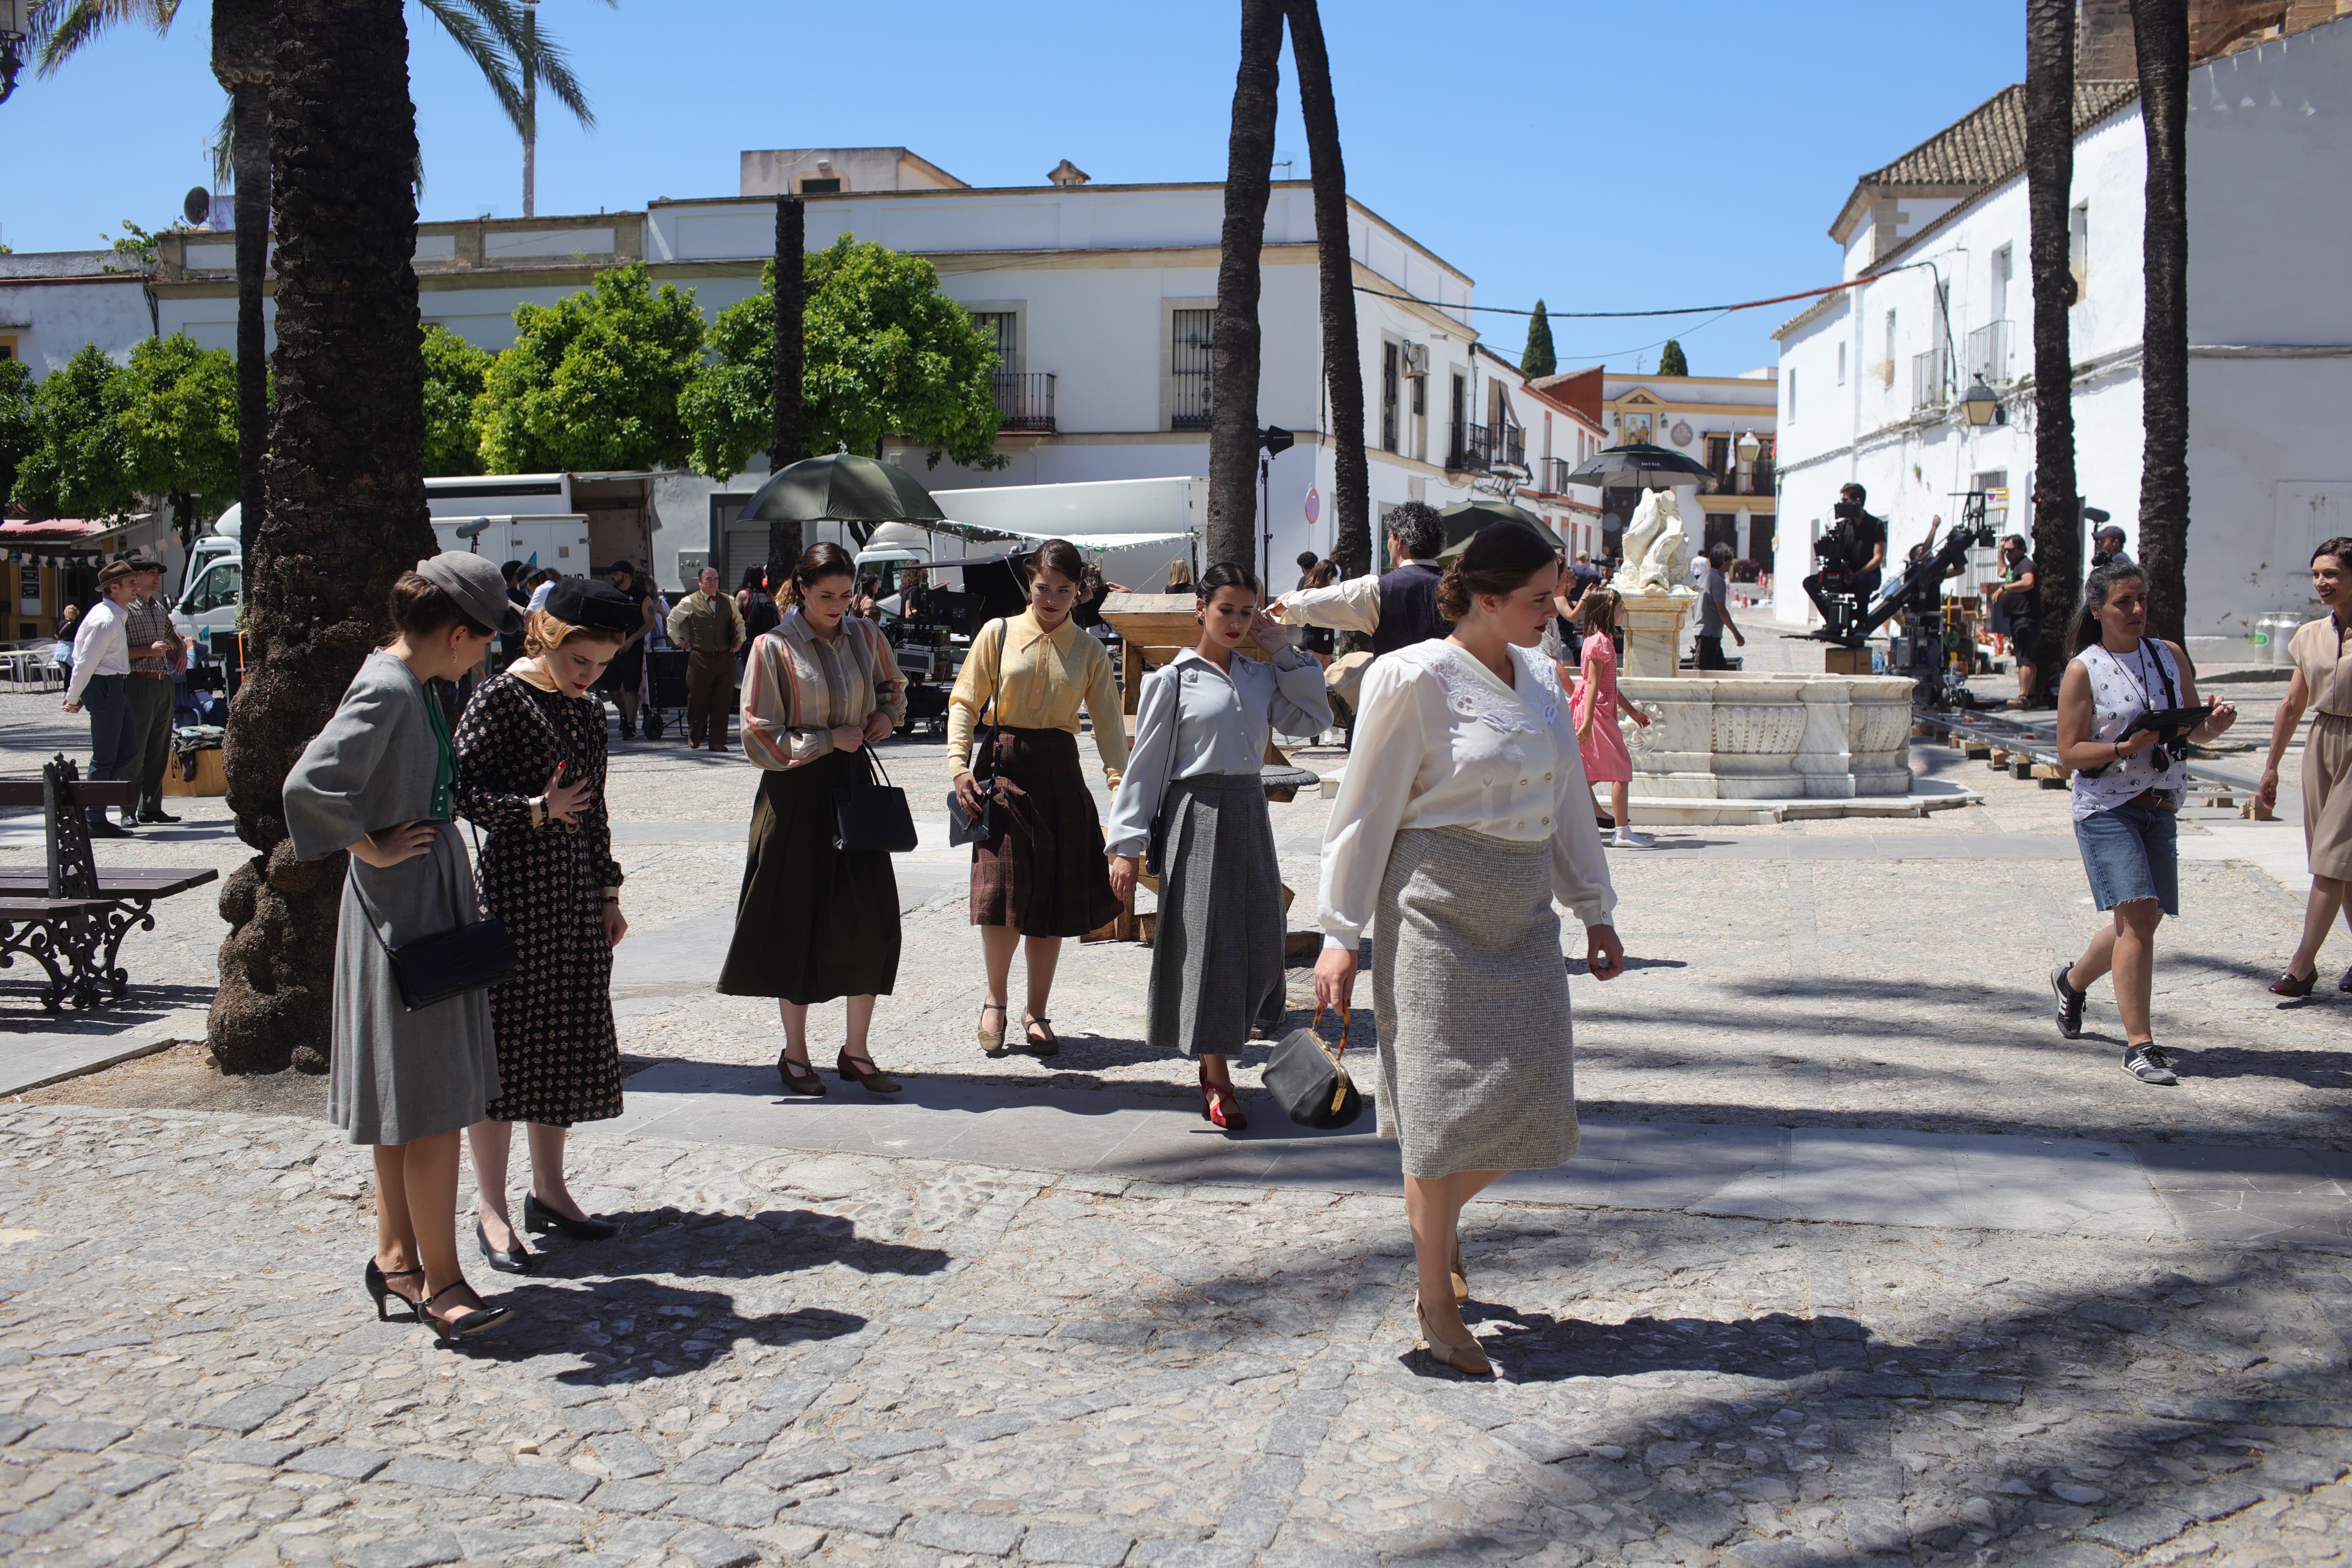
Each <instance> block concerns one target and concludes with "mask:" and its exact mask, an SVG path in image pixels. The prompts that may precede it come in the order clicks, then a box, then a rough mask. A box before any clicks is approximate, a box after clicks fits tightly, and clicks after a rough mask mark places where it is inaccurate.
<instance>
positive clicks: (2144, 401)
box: [2132, 0, 2189, 642]
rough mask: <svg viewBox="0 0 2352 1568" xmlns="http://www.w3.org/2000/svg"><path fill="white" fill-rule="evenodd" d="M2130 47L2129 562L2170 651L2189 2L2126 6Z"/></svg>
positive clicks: (2177, 549) (2179, 548) (2178, 577)
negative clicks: (2141, 146) (2139, 287)
mask: <svg viewBox="0 0 2352 1568" xmlns="http://www.w3.org/2000/svg"><path fill="white" fill-rule="evenodd" d="M2132 37H2133V39H2134V42H2135V45H2136V47H2137V50H2138V54H2139V112H2140V123H2141V125H2142V126H2143V127H2144V128H2145V129H2146V131H2147V222H2146V225H2145V226H2144V227H2143V228H2142V230H2141V239H2140V244H2141V248H2142V250H2143V252H2144V259H2143V262H2142V266H2143V268H2144V270H2145V272H2146V277H2147V284H2146V299H2147V305H2146V310H2147V315H2146V317H2145V320H2144V321H2143V324H2142V326H2141V328H2140V383H2139V385H2140V430H2141V437H2140V441H2141V444H2140V470H2139V550H2140V555H2139V561H2140V564H2141V565H2142V566H2143V567H2145V568H2146V569H2147V629H2148V630H2149V632H2151V633H2152V634H2154V635H2155V636H2157V637H2164V638H2167V639H2168V640H2171V641H2174V642H2178V641H2179V640H2180V637H2181V635H2182V633H2183V632H2184V631H2185V630H2186V629H2187V626H2188V620H2189V169H2188V161H2187V160H2188V131H2189V0H2132Z"/></svg>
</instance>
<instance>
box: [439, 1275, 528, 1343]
mask: <svg viewBox="0 0 2352 1568" xmlns="http://www.w3.org/2000/svg"><path fill="white" fill-rule="evenodd" d="M462 1289H466V1282H465V1281H464V1280H463V1279H457V1280H453V1281H451V1282H450V1283H449V1284H446V1285H444V1286H442V1287H441V1289H438V1290H436V1291H434V1292H433V1294H431V1295H430V1296H427V1297H425V1300H422V1301H419V1302H418V1303H417V1304H416V1315H417V1316H418V1317H419V1318H422V1319H423V1320H424V1321H425V1322H426V1323H427V1324H429V1325H430V1326H431V1328H432V1330H433V1331H434V1333H435V1334H436V1335H437V1336H438V1337H439V1338H440V1341H441V1342H442V1343H443V1344H445V1345H446V1344H455V1343H456V1342H457V1341H459V1340H462V1339H465V1338H467V1337H468V1336H469V1335H473V1334H478V1333H480V1332H481V1331H483V1330H484V1329H495V1328H497V1327H498V1326H499V1324H500V1323H503V1322H505V1321H507V1320H508V1319H509V1318H511V1317H513V1316H514V1309H513V1308H512V1307H477V1308H475V1309H474V1310H472V1311H470V1312H467V1313H466V1314H465V1315H464V1316H462V1317H457V1318H441V1317H436V1316H435V1315H434V1314H433V1313H432V1312H430V1311H427V1310H425V1309H427V1308H429V1307H430V1306H432V1305H433V1303H434V1302H436V1301H438V1300H440V1299H441V1298H442V1297H444V1296H446V1295H447V1294H448V1293H449V1292H450V1291H452V1290H462Z"/></svg>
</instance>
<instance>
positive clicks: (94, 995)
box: [0, 756, 220, 1009]
mask: <svg viewBox="0 0 2352 1568" xmlns="http://www.w3.org/2000/svg"><path fill="white" fill-rule="evenodd" d="M131 787H132V786H131V785H130V784H122V783H111V782H107V783H100V782H89V783H85V782H84V781H83V780H82V778H81V776H80V773H79V769H77V768H76V767H75V765H74V764H73V763H71V762H68V760H67V759H66V758H64V757H63V756H59V757H58V758H57V759H56V760H55V761H53V762H49V763H44V764H43V765H42V768H41V776H40V778H39V779H38V780H37V781H36V780H32V779H0V806H6V805H16V806H26V805H37V806H39V807H40V808H41V813H42V819H43V820H42V827H43V838H44V840H45V842H46V845H47V850H48V858H47V866H46V867H45V868H43V869H42V870H41V871H38V872H35V871H31V870H24V871H18V870H12V869H7V868H0V969H5V968H7V967H10V966H11V965H12V964H13V963H14V962H15V960H16V955H17V954H19V953H22V954H24V955H25V956H26V957H28V958H31V959H32V960H34V961H35V962H36V963H39V964H40V965H41V967H42V968H43V969H45V970H47V972H48V975H49V983H48V984H47V987H45V988H44V990H43V992H42V995H41V1005H43V1006H45V1007H48V1008H51V1009H54V1008H56V1007H57V1006H58V1005H59V1004H61V1003H64V1002H68V1001H70V1002H71V1003H72V1005H74V1006H77V1007H95V1006H98V1005H100V1001H101V999H102V996H103V994H106V993H109V992H110V993H111V994H113V995H114V996H115V997H117V998H120V997H121V995H122V994H123V993H124V992H125V991H126V990H128V989H129V988H130V985H131V975H130V973H129V972H128V971H127V970H124V969H121V968H120V967H118V966H117V964H116V963H115V957H116V953H117V951H118V950H119V949H120V948H121V945H122V938H123V936H124V935H125V934H126V933H127V932H129V931H131V930H132V929H133V928H136V929H139V930H142V931H152V930H154V929H155V916H154V914H153V913H152V905H153V903H154V901H155V900H157V899H168V898H170V897H172V896H173V894H175V893H184V892H186V891H187V890H188V889H190V888H194V887H200V886H202V885H203V884H205V883H206V882H211V881H215V880H217V879H219V876H220V873H219V872H218V871H215V870H214V869H213V868H211V867H208V866H206V867H192V868H173V867H147V868H141V869H137V870H131V869H121V868H100V866H99V865H98V862H97V858H96V857H95V856H94V855H93V854H92V853H91V850H90V840H89V819H88V818H87V817H85V816H83V815H82V813H83V812H84V811H85V810H88V809H90V808H103V807H108V806H127V805H131Z"/></svg>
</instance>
